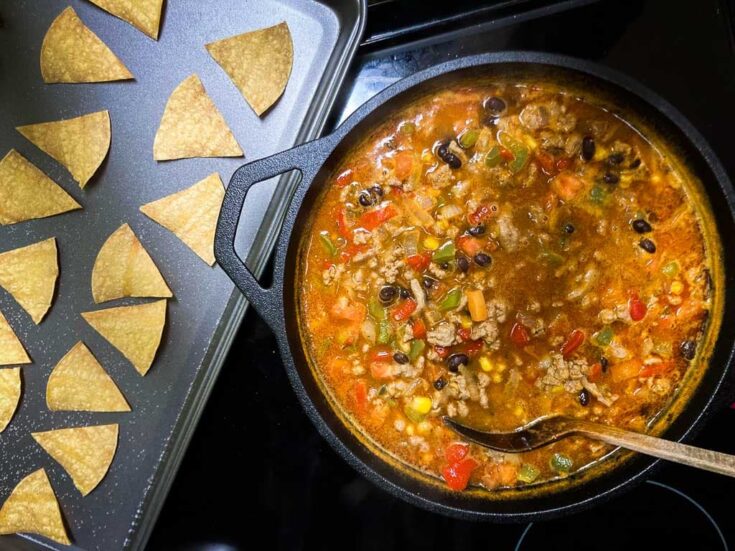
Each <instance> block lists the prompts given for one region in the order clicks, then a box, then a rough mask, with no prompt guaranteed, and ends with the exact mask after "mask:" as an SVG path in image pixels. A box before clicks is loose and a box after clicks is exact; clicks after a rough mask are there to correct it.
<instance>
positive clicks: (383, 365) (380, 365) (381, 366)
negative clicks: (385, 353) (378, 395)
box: [370, 361, 393, 379]
mask: <svg viewBox="0 0 735 551" xmlns="http://www.w3.org/2000/svg"><path fill="white" fill-rule="evenodd" d="M370 375H372V376H373V378H374V379H390V378H391V377H392V376H393V364H391V363H390V362H382V361H381V362H370Z"/></svg>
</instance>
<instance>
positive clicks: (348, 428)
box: [215, 52, 735, 522]
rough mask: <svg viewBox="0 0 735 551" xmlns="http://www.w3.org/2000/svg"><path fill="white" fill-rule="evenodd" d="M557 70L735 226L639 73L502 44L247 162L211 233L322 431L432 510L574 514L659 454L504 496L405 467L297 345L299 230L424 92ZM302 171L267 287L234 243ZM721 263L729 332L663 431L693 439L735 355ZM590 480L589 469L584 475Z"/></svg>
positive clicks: (715, 166)
mask: <svg viewBox="0 0 735 551" xmlns="http://www.w3.org/2000/svg"><path fill="white" fill-rule="evenodd" d="M513 75H518V76H523V77H526V78H529V77H530V78H534V77H539V78H541V79H549V78H551V79H553V80H555V81H557V82H558V81H563V82H568V83H570V84H573V85H575V86H577V87H580V86H581V87H583V88H584V89H588V90H590V91H591V92H592V93H593V94H595V95H601V96H603V97H605V98H608V99H609V100H610V101H612V102H614V104H616V105H618V106H621V107H623V108H625V110H626V112H632V113H636V114H637V115H638V116H640V117H642V118H643V119H645V121H646V123H647V124H648V125H650V126H651V127H652V128H653V129H654V130H655V131H656V132H657V134H656V135H658V136H665V137H666V138H667V140H668V141H670V142H671V144H673V146H674V147H675V148H676V149H677V150H678V153H679V155H680V157H681V158H683V159H684V160H685V162H686V164H687V165H688V167H689V169H690V170H692V171H693V172H694V174H696V175H697V176H698V177H699V178H700V179H701V181H702V183H703V186H704V188H705V190H706V194H707V196H708V197H709V201H710V203H711V206H712V210H713V213H714V218H715V223H716V226H717V230H718V232H719V235H720V236H722V237H723V238H725V236H734V235H735V201H734V196H735V194H734V193H733V188H732V186H731V184H730V181H729V180H728V177H727V175H726V173H725V171H724V170H723V168H722V166H721V165H720V163H719V161H718V160H717V159H716V157H715V155H714V153H713V152H712V150H711V149H710V147H709V145H708V144H707V143H706V142H705V140H704V138H703V137H702V136H701V135H700V134H699V132H698V131H697V130H695V129H694V127H693V126H692V125H691V124H690V123H689V122H688V121H687V120H686V119H685V118H684V117H683V116H682V115H681V114H680V113H679V112H678V111H676V110H675V109H674V108H673V107H672V106H671V105H669V104H668V103H667V102H666V101H664V100H663V99H662V98H660V97H659V96H657V95H655V94H654V93H652V92H650V91H649V90H647V89H646V88H644V87H643V86H641V85H640V84H639V83H638V82H635V81H633V80H631V79H630V78H628V77H625V76H623V75H621V74H618V73H616V72H613V71H611V70H609V69H606V68H603V67H600V66H598V65H594V64H592V63H588V62H584V61H580V60H576V59H572V58H567V57H562V56H557V55H549V54H541V53H528V52H506V53H498V54H486V55H479V56H474V57H467V58H464V59H458V60H455V61H450V62H448V63H444V64H442V65H437V66H435V67H431V68H429V69H426V70H424V71H421V72H419V73H416V74H414V75H412V76H410V77H407V78H405V79H403V80H401V81H400V82H397V83H395V84H394V85H392V86H391V87H389V88H387V89H386V90H384V91H383V92H381V93H380V94H378V95H377V96H375V97H374V98H373V99H371V100H370V101H368V102H367V103H366V104H364V105H363V106H361V107H360V108H359V109H357V110H356V111H355V113H353V114H352V116H350V118H349V119H347V121H345V122H344V124H342V125H341V126H340V127H339V128H338V129H337V130H335V131H334V132H333V133H332V134H330V135H328V136H325V137H323V138H321V139H319V140H316V141H313V142H309V143H306V144H303V145H300V146H298V147H294V148H293V149H290V150H288V151H284V152H282V153H279V154H277V155H273V156H272V157H268V158H265V159H261V160H258V161H255V162H252V163H250V164H246V165H244V166H242V167H241V168H239V169H238V170H237V171H236V172H235V174H234V175H233V176H232V179H231V180H230V184H229V187H228V188H227V193H226V195H225V199H224V204H223V206H222V211H221V214H220V219H219V224H218V227H217V234H216V238H215V256H216V257H217V261H218V262H219V264H220V266H222V268H223V269H224V270H225V272H227V274H228V275H229V276H230V277H231V278H232V280H233V281H234V282H235V284H236V285H237V286H238V287H239V288H240V290H241V291H242V292H243V293H244V294H245V296H246V297H247V299H248V300H249V301H250V303H251V304H252V305H253V306H254V307H255V309H256V310H257V312H258V313H259V314H260V316H261V317H262V318H263V319H264V320H265V321H266V322H267V323H268V325H269V326H270V327H271V329H272V330H273V331H274V333H275V335H276V337H277V340H278V344H279V348H280V352H281V357H282V359H283V362H284V364H285V366H286V370H287V372H288V376H289V378H290V381H291V384H292V386H293V388H294V390H295V391H296V394H297V396H298V398H299V400H300V401H301V404H302V405H303V407H304V409H305V410H306V413H307V414H308V415H309V417H310V418H311V420H312V422H313V423H314V424H315V425H316V427H317V429H318V430H319V432H320V433H321V435H322V436H323V437H324V438H325V439H326V440H327V441H328V442H329V443H330V444H331V445H332V447H333V448H334V449H335V450H337V452H338V453H339V454H340V455H341V456H342V457H343V458H344V459H345V460H346V461H347V462H348V463H349V464H351V465H352V466H353V467H354V468H355V469H357V470H358V471H359V472H360V473H361V474H363V475H364V476H366V477H367V478H369V479H370V480H372V481H373V482H374V483H376V484H377V485H378V486H380V487H381V488H384V489H385V490H387V491H389V492H391V493H392V494H394V495H396V496H398V497H401V498H403V499H405V500H406V501H408V502H410V503H413V504H415V505H418V506H420V507H424V508H426V509H428V510H431V511H434V512H439V513H443V514H448V515H451V516H455V517H460V518H464V519H481V520H491V521H519V522H520V521H523V522H526V521H532V520H539V519H542V518H549V517H554V516H559V515H562V514H566V513H570V512H572V511H575V510H579V509H581V508H585V507H589V506H591V505H593V504H595V503H598V502H600V501H602V500H604V499H607V498H609V497H611V496H613V495H615V494H616V493H618V492H620V491H622V490H623V489H625V488H629V487H631V486H632V485H634V484H636V483H638V482H641V481H642V480H644V479H645V478H646V477H647V476H649V475H650V472H651V469H652V468H653V467H654V465H655V464H656V462H655V461H654V460H652V459H650V458H647V457H644V456H640V455H638V456H635V455H632V454H626V453H614V454H612V457H610V458H609V459H608V460H607V461H606V462H603V463H607V464H608V465H609V466H612V468H608V469H605V470H604V471H603V472H601V473H599V474H596V475H595V476H589V477H588V478H587V479H586V480H582V481H581V482H579V483H575V480H574V477H572V480H571V481H569V482H568V483H567V484H566V485H565V486H559V487H558V488H556V489H554V490H553V491H539V492H537V493H533V492H520V493H519V492H516V493H515V494H513V493H511V494H507V495H505V496H504V498H503V499H493V498H488V495H487V494H488V493H487V492H484V493H483V492H482V491H475V492H463V493H452V492H450V491H448V490H446V489H445V488H444V487H443V485H442V484H441V483H436V482H433V481H432V479H431V478H430V477H428V476H426V475H421V474H420V473H417V472H415V471H413V470H412V469H410V468H406V467H405V466H403V467H402V466H401V465H400V464H399V463H398V462H396V461H395V460H393V459H392V458H391V457H390V456H388V455H387V454H386V453H385V452H382V451H381V450H380V449H378V448H377V446H375V445H374V444H371V443H370V442H369V441H367V440H366V438H364V437H361V436H360V435H359V433H358V432H357V431H356V430H355V428H354V427H353V426H352V425H351V424H350V423H349V422H346V421H345V418H344V416H343V414H341V413H338V412H337V410H336V408H334V407H333V406H332V405H331V402H330V398H329V397H328V396H327V395H326V393H325V392H323V391H322V388H321V387H320V384H321V383H320V382H319V381H318V379H317V377H315V375H314V373H313V372H312V370H311V368H310V366H309V362H308V361H307V358H306V355H305V352H304V348H303V347H302V344H301V338H300V333H299V326H298V320H297V315H296V313H297V312H298V310H299V306H298V301H297V299H298V293H299V289H298V288H297V285H298V281H297V277H298V273H299V266H298V259H299V252H300V245H301V237H302V236H303V235H304V233H305V232H306V231H307V229H308V228H309V227H310V221H311V214H312V211H313V208H314V207H315V206H316V204H317V202H318V201H319V199H320V196H321V192H322V191H323V190H324V186H325V182H326V181H327V179H328V178H329V176H330V175H331V174H332V173H333V171H334V170H335V169H336V168H337V167H338V164H339V162H340V161H341V159H342V158H343V157H344V155H345V154H346V152H348V151H349V150H350V149H351V148H352V147H353V146H354V145H356V144H357V143H359V142H360V140H362V139H363V138H364V137H365V136H366V133H367V132H369V131H370V130H371V129H372V128H374V127H375V126H377V125H378V124H380V123H381V122H382V121H384V120H385V118H386V116H387V115H389V114H390V113H392V112H394V111H395V110H397V109H401V108H402V107H403V106H405V105H407V104H409V103H410V102H411V101H412V100H414V99H415V98H417V97H420V96H423V95H425V94H427V93H430V92H431V91H432V90H439V89H442V88H446V87H448V86H451V85H453V84H455V83H457V82H460V81H463V80H468V81H470V82H473V81H474V82H477V81H482V80H488V79H489V78H492V77H493V76H503V77H507V76H511V77H512V76H513ZM292 169H297V170H299V171H300V172H301V174H302V180H301V182H300V184H299V185H298V187H297V189H296V191H295V193H294V196H293V198H292V200H291V204H290V207H289V209H288V211H287V214H286V217H285V221H284V224H283V229H282V230H281V234H280V238H279V240H278V244H277V247H276V251H275V270H274V274H273V284H272V286H271V287H270V288H268V289H265V288H263V287H261V286H260V285H259V283H258V281H257V280H256V279H255V278H254V276H253V275H252V274H251V273H250V271H249V270H248V269H247V268H246V267H245V265H244V264H243V262H242V260H241V259H240V258H239V257H238V255H237V253H236V252H235V247H234V241H235V232H236V228H237V225H238V220H239V218H240V214H241V211H242V208H243V203H244V201H245V197H246V195H247V193H248V190H249V189H250V188H251V187H252V186H253V185H254V184H255V183H257V182H260V181H262V180H265V179H268V178H271V177H274V176H277V175H279V174H281V173H283V172H286V171H290V170H292ZM723 263H724V265H725V270H724V271H725V278H724V279H725V285H724V286H723V288H722V289H721V290H724V292H725V295H726V296H725V300H724V302H725V310H724V317H723V320H722V326H721V327H722V329H721V331H720V334H719V337H718V338H717V341H716V344H715V345H714V349H713V351H712V356H711V361H710V367H709V369H708V370H707V371H706V373H705V374H704V376H703V378H702V379H701V381H700V383H699V385H698V386H697V387H696V390H694V391H693V393H692V394H691V397H690V398H689V400H688V402H687V403H686V406H685V407H684V408H683V409H682V410H681V412H680V413H679V414H678V416H676V418H675V419H674V420H673V422H672V423H671V424H670V425H669V427H668V429H667V430H666V431H665V433H664V436H665V437H666V438H669V439H672V440H685V439H687V438H689V437H691V435H692V434H693V432H694V430H695V429H696V428H697V427H699V426H701V424H702V422H703V421H704V420H705V417H706V416H707V413H708V412H709V411H711V410H712V409H713V407H714V405H715V404H716V403H717V402H718V401H719V400H718V398H721V396H722V392H723V383H724V382H725V380H726V378H727V377H728V372H729V369H728V368H729V366H730V364H731V362H732V360H733V340H734V335H735V285H733V281H734V277H733V276H734V274H735V255H730V256H729V258H725V259H724V260H723ZM579 476H581V477H582V478H584V476H585V475H583V474H582V475H579Z"/></svg>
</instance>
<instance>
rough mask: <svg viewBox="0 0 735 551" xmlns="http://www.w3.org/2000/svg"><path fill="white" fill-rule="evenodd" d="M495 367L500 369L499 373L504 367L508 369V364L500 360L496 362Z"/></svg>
mask: <svg viewBox="0 0 735 551" xmlns="http://www.w3.org/2000/svg"><path fill="white" fill-rule="evenodd" d="M495 368H496V369H497V370H498V371H500V373H503V372H504V371H505V370H506V369H508V364H507V363H505V362H503V361H500V362H497V364H496V365H495Z"/></svg>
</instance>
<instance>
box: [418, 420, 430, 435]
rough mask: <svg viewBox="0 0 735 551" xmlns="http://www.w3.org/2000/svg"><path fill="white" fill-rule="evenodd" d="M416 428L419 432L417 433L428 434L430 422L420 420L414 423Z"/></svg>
mask: <svg viewBox="0 0 735 551" xmlns="http://www.w3.org/2000/svg"><path fill="white" fill-rule="evenodd" d="M416 430H417V431H418V432H419V434H429V433H430V432H431V423H429V422H428V421H421V422H420V423H419V424H418V425H416Z"/></svg>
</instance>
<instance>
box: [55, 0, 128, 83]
mask: <svg viewBox="0 0 735 551" xmlns="http://www.w3.org/2000/svg"><path fill="white" fill-rule="evenodd" d="M41 75H42V76H43V80H44V82H46V83H48V84H53V83H56V82H108V81H111V80H128V79H131V78H133V75H132V74H131V73H130V71H128V68H127V67H125V65H124V64H123V62H122V61H120V60H119V59H118V58H117V56H116V55H115V54H114V53H112V50H110V48H108V47H107V45H106V44H105V43H104V42H102V40H100V38H99V37H98V36H97V35H96V34H94V33H93V32H92V31H91V30H89V28H88V27H87V26H86V25H85V24H84V23H83V22H82V20H81V19H79V17H78V16H77V13H76V12H75V11H74V9H73V8H72V7H71V6H69V7H68V8H66V9H65V10H64V11H62V12H61V14H59V16H58V17H57V18H56V19H54V21H53V23H51V26H50V27H49V29H48V31H47V32H46V36H45V37H44V39H43V44H42V45H41Z"/></svg>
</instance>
